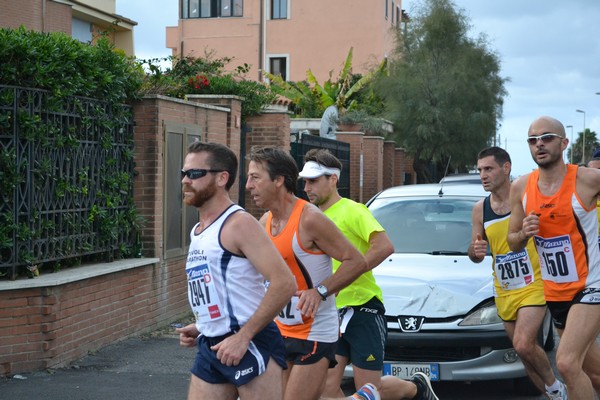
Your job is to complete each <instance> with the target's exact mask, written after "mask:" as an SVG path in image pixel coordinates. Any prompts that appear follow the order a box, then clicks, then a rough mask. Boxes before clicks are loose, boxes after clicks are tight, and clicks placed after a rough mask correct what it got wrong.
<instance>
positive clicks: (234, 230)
mask: <svg viewBox="0 0 600 400" xmlns="http://www.w3.org/2000/svg"><path fill="white" fill-rule="evenodd" d="M221 241H222V243H223V246H224V247H225V248H227V249H228V250H229V251H231V252H233V253H235V254H240V255H243V256H245V257H246V258H247V259H248V260H249V261H250V263H252V265H253V266H254V267H255V268H256V270H257V271H258V272H260V273H261V274H262V275H263V276H264V277H265V279H266V280H267V281H269V289H268V290H267V292H266V294H265V297H264V298H263V300H262V302H261V303H260V306H259V307H258V309H257V310H256V312H255V313H254V315H253V316H252V317H251V318H250V319H249V320H248V322H247V323H246V324H245V325H244V326H243V327H242V328H241V329H240V331H239V332H238V333H237V334H235V335H233V336H230V337H228V338H227V339H225V340H223V341H222V342H221V343H219V344H218V345H216V346H213V350H217V357H218V358H219V360H221V362H222V363H223V364H226V365H237V364H238V363H239V361H240V359H241V358H242V356H243V355H244V353H245V352H246V350H247V348H248V344H249V343H250V340H252V338H253V337H254V336H255V335H256V334H257V333H258V332H260V331H261V330H262V329H263V328H264V327H265V326H266V325H267V324H268V323H269V322H271V321H273V319H274V318H275V316H276V315H277V314H279V312H280V311H281V310H282V309H283V308H284V307H285V305H286V304H287V303H288V302H289V301H290V299H291V297H292V295H293V294H294V293H295V292H296V289H297V288H296V280H295V278H294V276H293V275H292V273H291V271H290V269H289V268H288V266H287V265H286V263H285V261H284V260H283V258H282V257H281V255H280V254H279V252H278V251H277V249H276V248H275V245H274V244H273V242H271V240H270V239H269V237H268V236H267V233H266V231H265V229H264V227H262V226H261V225H260V223H259V222H258V221H257V220H256V219H255V218H254V217H253V216H252V215H250V214H248V213H247V212H237V213H235V214H234V215H232V216H231V217H230V218H229V220H228V221H227V222H226V223H225V224H224V226H223V230H222V233H221Z"/></svg>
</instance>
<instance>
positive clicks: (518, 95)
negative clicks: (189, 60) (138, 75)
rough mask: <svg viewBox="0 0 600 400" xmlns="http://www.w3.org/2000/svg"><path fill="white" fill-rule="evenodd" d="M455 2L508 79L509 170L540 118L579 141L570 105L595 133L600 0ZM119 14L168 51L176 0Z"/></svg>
mask: <svg viewBox="0 0 600 400" xmlns="http://www.w3.org/2000/svg"><path fill="white" fill-rule="evenodd" d="M300 1H301V0H300ZM324 1H326V0H324ZM369 1H375V0H369ZM418 1H419V0H403V6H402V7H403V8H404V9H406V10H407V11H408V13H409V14H410V12H411V8H412V7H413V5H414V4H416V3H417V2H418ZM453 2H454V4H455V5H456V6H457V7H458V8H459V9H462V10H463V12H464V14H465V15H466V16H467V17H468V18H469V19H470V22H471V25H472V29H471V34H472V36H477V35H478V34H479V33H483V34H485V35H486V36H487V37H488V40H489V42H490V48H491V49H493V50H495V51H496V52H497V53H498V55H499V56H500V59H501V63H502V64H501V65H502V70H501V75H502V76H503V77H505V78H509V79H510V82H508V83H507V84H506V89H507V91H508V96H507V97H506V98H505V103H504V118H503V120H502V121H500V123H501V127H500V129H499V135H500V141H501V143H500V144H501V145H502V147H504V148H506V150H507V151H508V152H509V153H510V155H511V157H512V161H513V175H514V176H518V175H521V174H524V173H527V172H529V171H531V170H532V169H534V168H535V167H536V165H535V164H534V163H533V161H532V160H531V155H530V154H529V149H528V146H527V144H526V142H525V137H526V135H527V128H528V127H529V124H530V123H531V122H532V121H533V120H534V119H535V118H537V117H538V116H541V115H550V116H552V117H555V118H557V119H558V120H560V121H561V122H562V123H563V124H564V125H565V126H567V125H572V126H573V135H574V137H573V139H576V138H577V133H578V132H581V131H582V130H583V123H584V114H582V113H578V112H576V111H575V110H577V109H579V110H583V111H585V126H586V128H589V129H591V130H592V131H595V132H596V133H597V134H598V137H599V138H600V95H596V93H597V92H600V1H598V0H454V1H453ZM117 13H118V14H121V15H123V16H125V17H127V18H130V19H132V20H134V21H137V22H138V25H137V26H136V27H135V29H134V35H135V51H136V56H137V57H138V58H155V57H158V58H160V57H166V56H168V55H170V54H171V52H170V49H167V48H166V47H165V27H166V26H176V25H177V14H178V0H117ZM567 137H568V138H570V137H571V129H570V128H567Z"/></svg>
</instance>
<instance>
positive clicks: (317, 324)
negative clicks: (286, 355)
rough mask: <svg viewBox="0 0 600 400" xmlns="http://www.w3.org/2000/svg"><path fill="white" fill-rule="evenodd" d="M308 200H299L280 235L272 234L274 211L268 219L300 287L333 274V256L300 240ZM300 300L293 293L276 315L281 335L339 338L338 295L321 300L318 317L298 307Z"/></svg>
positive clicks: (331, 340) (320, 339)
mask: <svg viewBox="0 0 600 400" xmlns="http://www.w3.org/2000/svg"><path fill="white" fill-rule="evenodd" d="M306 203H307V202H306V201H305V200H302V199H298V200H297V201H296V204H294V208H293V210H292V214H291V215H290V218H289V219H288V221H287V223H286V225H285V227H284V228H283V229H282V230H281V232H279V234H278V235H277V236H273V235H271V219H272V214H271V213H269V214H268V216H267V222H266V224H267V225H266V226H267V233H268V235H269V237H270V238H271V240H272V241H273V243H274V244H275V247H277V250H279V253H280V254H281V255H282V257H283V259H284V260H285V262H286V263H287V265H288V267H289V268H290V270H291V271H292V273H293V274H294V276H295V277H296V284H297V285H298V290H307V289H312V288H314V287H315V286H317V285H319V284H320V283H321V282H323V281H324V280H325V279H326V278H328V277H329V276H330V275H331V274H332V265H331V257H329V256H328V255H327V254H325V253H323V252H311V251H308V250H306V249H304V248H303V247H302V244H301V243H300V238H299V234H298V226H299V224H300V216H301V215H302V211H303V210H304V206H305V205H306ZM298 300H299V298H298V296H293V297H292V299H291V300H290V302H289V303H288V304H287V306H286V307H285V308H284V309H283V310H282V311H281V313H280V314H279V316H277V317H276V318H275V322H276V323H277V326H278V327H279V330H280V331H281V335H282V336H283V337H284V338H285V337H289V338H296V339H303V340H310V341H317V342H325V343H334V342H336V341H337V340H338V337H339V324H338V316H337V311H336V308H335V296H333V295H332V296H329V297H327V300H325V301H322V302H321V304H320V305H319V309H318V310H317V315H316V316H315V318H311V317H308V316H304V315H302V314H301V313H300V310H297V309H296V306H297V305H298Z"/></svg>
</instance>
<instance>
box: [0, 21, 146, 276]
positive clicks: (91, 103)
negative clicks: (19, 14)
mask: <svg viewBox="0 0 600 400" xmlns="http://www.w3.org/2000/svg"><path fill="white" fill-rule="evenodd" d="M0 59H1V60H2V64H1V65H2V66H1V67H0V85H2V86H0V137H4V138H5V139H6V138H12V135H13V134H14V132H17V133H18V146H17V145H16V144H15V143H14V141H13V140H5V139H3V143H2V147H3V149H4V150H3V151H2V152H1V153H0V200H1V202H0V262H5V261H6V259H7V258H8V257H9V255H10V254H11V251H13V250H14V249H15V247H14V246H15V244H19V243H21V244H22V243H32V242H33V241H41V242H45V243H51V244H52V245H51V246H50V247H52V249H53V250H52V251H53V252H54V255H53V256H54V257H56V255H58V256H59V257H62V259H60V260H58V261H56V260H54V261H52V263H53V264H54V265H55V267H56V266H58V268H60V266H61V265H62V266H68V265H73V264H75V263H80V262H81V256H82V255H88V254H92V253H94V251H95V252H96V253H98V251H105V250H104V249H106V248H110V249H111V250H109V252H111V254H110V255H106V256H107V258H112V257H113V256H114V255H116V256H118V257H119V256H127V255H130V254H131V252H132V247H133V239H134V238H135V236H136V235H135V231H134V230H137V229H138V228H139V223H140V219H139V217H138V216H137V210H136V209H135V206H134V204H133V198H132V197H131V192H132V187H133V176H134V174H133V173H132V170H133V151H132V150H131V149H132V146H133V140H132V139H133V138H132V137H131V132H130V131H129V130H128V129H130V128H131V124H132V114H131V108H130V107H127V106H124V105H123V104H122V103H123V102H126V101H129V100H132V99H135V98H137V97H138V94H139V90H140V87H141V85H142V81H143V77H144V70H143V69H142V67H141V65H140V64H138V63H137V62H136V61H135V60H134V59H133V58H131V57H127V56H125V55H124V54H123V53H122V52H121V51H119V50H116V49H115V48H114V46H113V45H112V44H111V43H110V41H109V40H108V38H107V37H105V36H102V37H99V38H98V39H97V40H96V41H95V44H94V45H89V44H83V43H81V42H79V41H77V40H74V39H72V38H70V37H68V36H67V35H65V34H62V33H39V32H33V31H27V30H26V29H25V28H23V27H21V28H19V29H16V30H10V29H0ZM4 85H7V86H15V87H18V88H19V89H15V88H12V87H6V86H4ZM20 88H24V89H20ZM38 89H39V90H38ZM17 93H18V94H17ZM17 96H19V97H18V98H17ZM75 96H78V97H75ZM94 99H98V100H94ZM92 146H96V148H95V149H94V150H93V152H94V153H93V154H94V155H95V156H97V155H98V154H99V153H100V152H102V154H103V156H102V160H105V165H103V166H102V167H101V169H99V168H98V166H97V165H92V163H90V164H88V165H84V166H83V167H81V168H79V169H78V170H77V171H75V170H74V169H73V168H72V167H71V165H74V164H75V162H76V160H77V157H81V155H82V153H85V151H89V149H90V148H91V147H92ZM86 149H87V150H86ZM24 152H25V153H28V152H30V153H31V154H34V156H33V157H32V156H29V157H24V156H23V153H24ZM79 160H81V158H79ZM17 191H19V193H20V194H21V195H23V196H25V197H27V198H26V201H25V203H27V204H29V206H31V207H34V208H32V209H29V210H28V212H27V213H26V212H21V210H20V209H19V206H20V204H15V201H14V199H15V198H16V197H15V193H16V192H17ZM90 196H92V198H93V202H94V207H96V208H97V209H98V210H101V211H102V212H99V213H98V214H99V215H100V216H104V217H105V218H104V219H102V218H100V217H99V218H93V219H92V220H89V221H88V220H86V219H85V218H83V220H82V218H81V215H82V214H84V215H87V214H86V213H87V212H90V213H92V214H93V213H94V210H86V209H85V208H84V207H83V206H81V203H82V202H84V201H85V200H89V199H90ZM42 198H43V199H44V200H43V201H44V205H43V207H50V206H52V207H55V208H52V209H49V210H48V211H50V213H41V212H40V211H39V209H38V208H36V207H42V206H40V204H39V202H40V201H41V200H40V199H42ZM69 203H77V204H75V205H72V204H71V205H69ZM63 207H64V208H63ZM56 208H58V209H59V210H60V211H65V212H59V213H57V214H55V215H58V214H60V217H52V218H56V219H52V218H48V215H50V214H51V212H53V211H56ZM96 211H97V210H96ZM94 225H96V226H94ZM81 232H85V233H86V234H87V235H89V238H88V239H86V242H83V243H82V242H81V241H80V242H78V241H77V240H78V239H77V236H78V235H79V234H80V233H81ZM93 232H98V233H99V235H98V237H99V239H100V240H96V243H95V245H96V246H99V247H100V249H101V250H98V247H94V245H93V244H92V241H93V240H95V236H94V234H93ZM116 232H119V233H120V237H119V239H123V240H121V243H119V246H115V247H110V246H111V244H110V243H109V239H112V240H113V242H114V238H115V233H116ZM128 240H129V241H128ZM117 247H118V248H117ZM30 248H31V247H30V246H29V247H28V246H20V247H19V251H18V253H19V254H18V256H15V257H14V259H16V261H17V262H20V263H22V262H26V263H35V262H43V261H44V260H47V258H44V256H45V255H46V254H39V253H44V251H39V249H37V250H30ZM44 249H46V250H47V248H44Z"/></svg>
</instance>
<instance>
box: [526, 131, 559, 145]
mask: <svg viewBox="0 0 600 400" xmlns="http://www.w3.org/2000/svg"><path fill="white" fill-rule="evenodd" d="M554 138H561V139H563V137H562V136H560V135H557V134H556V133H543V134H541V135H539V136H529V137H528V138H527V143H529V144H537V141H538V140H541V141H542V143H550V142H551V141H553V140H554Z"/></svg>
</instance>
